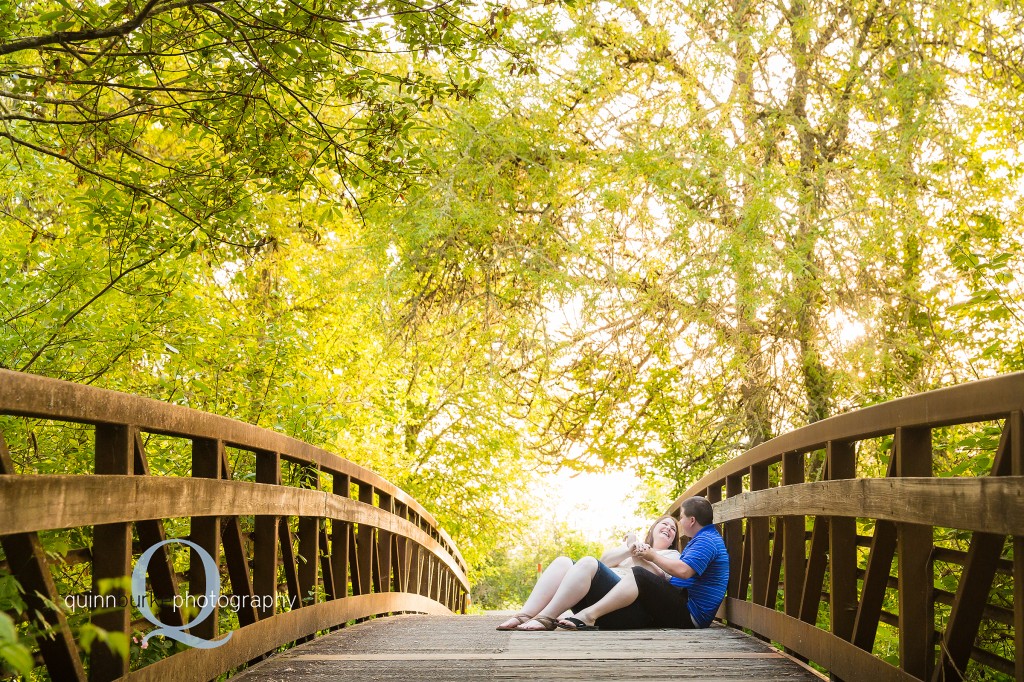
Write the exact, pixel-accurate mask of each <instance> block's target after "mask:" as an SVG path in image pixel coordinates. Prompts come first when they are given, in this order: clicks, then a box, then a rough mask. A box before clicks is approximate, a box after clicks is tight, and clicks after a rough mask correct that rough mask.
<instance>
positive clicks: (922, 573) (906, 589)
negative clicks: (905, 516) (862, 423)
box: [895, 427, 935, 680]
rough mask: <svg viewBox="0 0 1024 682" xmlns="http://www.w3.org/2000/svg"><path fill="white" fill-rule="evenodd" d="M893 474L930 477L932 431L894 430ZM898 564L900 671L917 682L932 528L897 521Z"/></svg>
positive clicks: (929, 587) (927, 608)
mask: <svg viewBox="0 0 1024 682" xmlns="http://www.w3.org/2000/svg"><path fill="white" fill-rule="evenodd" d="M895 452H896V475H897V476H900V477H908V476H931V475H932V432H931V429H930V428H928V427H922V428H903V427H900V428H897V429H896V441H895ZM896 534H897V550H896V552H897V556H898V559H897V561H898V564H899V578H898V581H899V608H900V613H899V629H900V633H899V637H900V667H901V668H903V670H905V671H906V672H908V673H910V674H911V675H914V676H916V677H918V678H920V679H922V680H924V679H927V678H928V676H929V675H930V674H931V669H932V666H933V665H934V659H935V651H934V650H935V646H934V639H935V636H934V632H935V616H934V610H933V609H934V607H933V592H934V577H933V574H932V561H931V554H932V544H933V539H932V527H931V526H924V525H920V524H910V523H897V524H896Z"/></svg>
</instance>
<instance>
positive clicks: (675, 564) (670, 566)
mask: <svg viewBox="0 0 1024 682" xmlns="http://www.w3.org/2000/svg"><path fill="white" fill-rule="evenodd" d="M634 556H635V557H638V558H641V559H645V560H647V561H649V562H651V563H652V564H654V565H655V566H657V567H658V568H660V569H661V570H663V571H664V572H665V573H667V574H669V575H670V576H672V577H675V578H682V579H683V580H685V579H686V578H692V577H693V576H695V575H697V572H696V571H694V570H693V569H692V568H690V565H689V564H687V563H686V562H685V561H682V560H681V559H670V558H668V557H667V556H662V555H661V554H658V553H657V552H655V551H654V550H653V549H651V547H650V546H649V545H637V549H636V550H635V551H634Z"/></svg>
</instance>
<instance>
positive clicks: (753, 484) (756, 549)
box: [747, 464, 774, 606]
mask: <svg viewBox="0 0 1024 682" xmlns="http://www.w3.org/2000/svg"><path fill="white" fill-rule="evenodd" d="M767 488H768V465H767V464H757V465H755V466H752V467H750V491H751V492H753V491H755V490H765V489H767ZM770 521H771V519H769V518H768V517H767V516H758V517H755V518H752V519H747V536H748V538H749V541H750V580H751V583H752V585H753V595H752V597H753V602H754V603H755V604H760V605H762V606H766V605H767V603H768V582H769V581H768V578H769V576H770V573H771V554H770V549H769V544H768V530H769V523H770ZM773 606H774V604H773Z"/></svg>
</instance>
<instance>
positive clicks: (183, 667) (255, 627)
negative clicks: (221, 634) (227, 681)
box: [125, 592, 451, 682]
mask: <svg viewBox="0 0 1024 682" xmlns="http://www.w3.org/2000/svg"><path fill="white" fill-rule="evenodd" d="M398 611H407V612H418V613H431V614H437V615H451V611H449V610H448V609H445V608H444V607H442V606H441V605H440V604H437V603H436V602H433V601H430V600H428V599H425V598H424V597H421V596H419V595H415V594H403V593H401V592H388V593H384V594H370V595H361V596H356V597H350V598H348V599H335V600H333V601H329V602H321V603H319V604H313V605H310V606H307V607H305V608H301V609H296V610H294V611H289V612H287V613H282V614H280V615H277V616H275V617H274V618H271V619H268V620H261V621H259V622H258V623H254V624H252V625H248V626H246V627H244V628H240V629H238V630H235V632H234V635H233V636H232V637H231V638H230V639H229V640H227V641H226V642H225V643H224V644H222V645H221V646H218V647H216V648H213V649H187V650H185V651H182V652H180V653H177V654H175V655H174V656H171V657H170V658H165V659H163V660H161V661H158V662H156V663H154V664H152V665H148V666H146V667H145V668H141V669H139V670H137V671H135V672H133V673H131V674H129V675H127V676H126V677H125V682H165V681H166V680H174V681H175V682H206V680H210V679H213V678H215V677H217V676H218V675H221V674H223V673H226V672H228V671H229V670H231V669H233V668H237V667H238V666H240V665H242V664H244V663H245V662H247V661H251V660H253V659H255V658H257V657H258V656H259V655H260V654H263V653H264V652H267V651H270V650H272V649H275V648H277V647H279V646H282V645H284V644H287V643H289V642H294V641H297V640H301V639H302V638H304V637H306V636H308V635H311V634H314V633H316V632H317V631H318V630H326V629H328V628H330V627H331V626H333V625H337V624H339V623H344V622H346V621H349V620H355V619H359V618H366V617H368V616H373V615H378V614H382V613H393V612H398Z"/></svg>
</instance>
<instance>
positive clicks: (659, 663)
mask: <svg viewBox="0 0 1024 682" xmlns="http://www.w3.org/2000/svg"><path fill="white" fill-rule="evenodd" d="M499 622H501V617H500V616H499V617H497V618H496V617H495V616H419V615H415V616H412V615H410V616H395V617H392V618H380V619H375V620H371V621H368V622H365V623H361V624H359V625H356V626H354V627H349V628H345V629H343V630H339V631H337V632H334V633H332V634H330V635H327V636H325V637H321V638H319V639H317V640H315V641H313V642H309V643H307V644H304V645H302V646H298V647H295V648H294V649H289V650H288V651H286V652H283V653H281V654H278V655H277V656H275V657H273V658H271V659H269V660H267V661H264V662H262V663H260V664H259V665H257V666H255V667H253V668H251V669H249V670H247V671H246V672H245V673H243V674H242V675H240V676H238V677H237V678H235V679H238V680H244V682H265V681H270V680H274V681H277V680H280V681H282V682H283V681H284V680H288V681H289V682H291V681H292V680H333V679H339V678H343V679H345V680H353V681H361V680H385V679H387V680H543V679H573V680H645V681H650V680H688V679H703V678H713V679H715V680H751V679H759V680H801V681H802V680H808V681H810V680H814V681H816V682H817V681H820V680H821V679H822V678H821V677H819V676H818V675H817V674H816V673H814V672H813V671H811V670H810V669H809V668H806V667H805V666H803V665H802V664H800V663H797V662H796V661H795V660H793V659H791V658H789V657H788V656H785V655H784V654H782V653H780V652H779V651H777V650H775V649H773V648H771V647H769V646H767V645H766V644H764V643H763V642H761V641H758V640H756V639H754V638H752V637H749V636H747V635H745V634H743V633H742V632H740V631H738V630H734V629H731V628H725V627H713V628H709V629H707V630H697V631H693V630H633V631H628V632H565V631H555V632H537V633H534V632H498V631H496V630H495V629H494V626H495V625H496V624H497V623H499Z"/></svg>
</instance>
